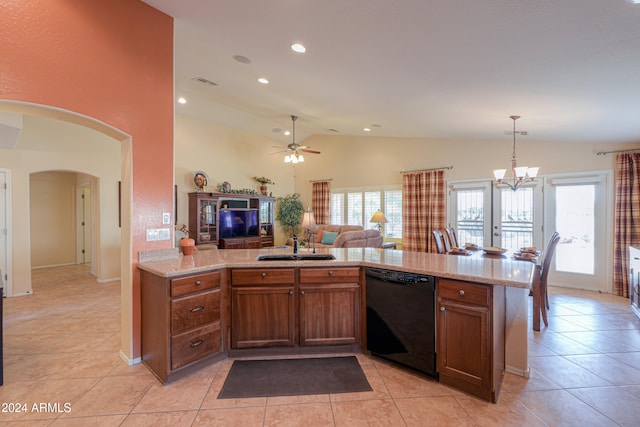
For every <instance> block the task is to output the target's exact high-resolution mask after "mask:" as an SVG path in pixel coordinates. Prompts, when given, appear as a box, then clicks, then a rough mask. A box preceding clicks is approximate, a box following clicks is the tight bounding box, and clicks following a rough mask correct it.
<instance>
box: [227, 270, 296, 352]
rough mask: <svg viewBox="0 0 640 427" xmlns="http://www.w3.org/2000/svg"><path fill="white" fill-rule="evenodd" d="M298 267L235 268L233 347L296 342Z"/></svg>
mask: <svg viewBox="0 0 640 427" xmlns="http://www.w3.org/2000/svg"><path fill="white" fill-rule="evenodd" d="M294 290H295V270H294V269H293V268H282V269H234V270H231V348H233V349H242V348H259V347H279V346H293V345H294V344H295V296H294Z"/></svg>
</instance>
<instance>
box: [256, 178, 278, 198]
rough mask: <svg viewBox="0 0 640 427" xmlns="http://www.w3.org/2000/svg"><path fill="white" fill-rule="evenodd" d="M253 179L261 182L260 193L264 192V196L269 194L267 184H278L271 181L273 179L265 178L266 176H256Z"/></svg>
mask: <svg viewBox="0 0 640 427" xmlns="http://www.w3.org/2000/svg"><path fill="white" fill-rule="evenodd" d="M253 179H254V180H255V181H256V182H259V183H260V193H262V195H263V196H266V195H267V184H271V185H275V184H276V183H275V182H273V181H271V179H269V178H265V177H264V176H254V177H253Z"/></svg>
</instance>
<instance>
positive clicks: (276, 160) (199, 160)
mask: <svg viewBox="0 0 640 427" xmlns="http://www.w3.org/2000/svg"><path fill="white" fill-rule="evenodd" d="M175 135H176V140H175V180H176V185H177V186H178V216H177V219H178V225H180V224H187V225H188V221H189V218H188V205H189V201H188V197H189V196H188V193H190V192H193V191H195V189H196V188H195V185H194V183H193V175H194V172H195V171H198V170H202V171H205V172H206V173H207V175H208V176H209V181H210V182H209V189H210V190H211V191H217V186H218V184H222V183H223V182H224V181H228V182H229V183H230V184H231V188H232V189H240V188H251V189H255V190H256V191H258V190H259V186H260V184H258V183H257V182H255V181H254V180H253V179H251V177H253V176H265V177H267V178H271V180H272V181H274V182H275V185H270V186H269V191H270V192H272V193H273V196H274V197H280V196H285V195H287V194H291V193H293V192H294V191H295V190H294V185H293V169H292V168H291V166H287V165H285V164H284V162H283V158H284V155H281V154H277V155H275V154H273V153H274V152H275V151H278V149H277V148H273V146H274V145H276V146H284V145H286V144H283V143H282V142H280V141H276V140H272V139H269V138H264V137H261V136H257V135H254V134H250V133H247V132H242V131H238V130H233V129H230V128H227V127H224V126H220V125H216V124H213V123H207V122H204V121H202V120H197V119H193V118H190V117H187V116H182V115H177V116H176V123H175ZM285 241H286V239H285V237H284V234H283V233H282V231H281V230H280V229H279V228H276V242H275V243H276V245H278V244H284V243H285Z"/></svg>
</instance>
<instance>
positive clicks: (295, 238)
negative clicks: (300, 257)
mask: <svg viewBox="0 0 640 427" xmlns="http://www.w3.org/2000/svg"><path fill="white" fill-rule="evenodd" d="M293 253H294V254H297V253H298V236H296V235H295V234H294V235H293Z"/></svg>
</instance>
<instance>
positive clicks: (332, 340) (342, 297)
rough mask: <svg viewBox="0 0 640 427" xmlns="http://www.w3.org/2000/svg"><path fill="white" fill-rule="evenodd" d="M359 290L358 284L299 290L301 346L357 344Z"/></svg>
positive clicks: (319, 286) (310, 287) (314, 286)
mask: <svg viewBox="0 0 640 427" xmlns="http://www.w3.org/2000/svg"><path fill="white" fill-rule="evenodd" d="M359 319H360V286H359V285H358V284H357V283H336V284H326V285H301V286H300V344H301V345H338V344H355V343H359V342H360V327H359V324H360V322H359Z"/></svg>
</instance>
